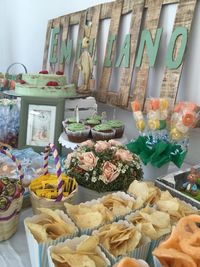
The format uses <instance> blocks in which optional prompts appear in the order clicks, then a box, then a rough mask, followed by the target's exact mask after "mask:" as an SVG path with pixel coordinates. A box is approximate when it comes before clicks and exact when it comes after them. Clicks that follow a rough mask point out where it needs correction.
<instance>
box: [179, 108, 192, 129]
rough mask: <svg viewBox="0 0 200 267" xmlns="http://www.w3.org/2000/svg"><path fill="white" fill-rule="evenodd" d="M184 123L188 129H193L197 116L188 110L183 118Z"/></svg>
mask: <svg viewBox="0 0 200 267" xmlns="http://www.w3.org/2000/svg"><path fill="white" fill-rule="evenodd" d="M182 122H183V124H184V125H185V126H187V127H192V126H193V125H194V123H195V115H194V113H193V112H192V111H190V110H188V111H187V112H185V113H184V115H183V116H182Z"/></svg>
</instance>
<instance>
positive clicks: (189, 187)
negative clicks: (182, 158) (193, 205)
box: [183, 167, 200, 196]
mask: <svg viewBox="0 0 200 267" xmlns="http://www.w3.org/2000/svg"><path fill="white" fill-rule="evenodd" d="M199 177H200V174H199V173H196V171H195V168H194V167H191V169H190V173H189V175H188V177H187V182H186V183H184V184H183V189H185V190H186V192H188V193H190V194H192V195H193V196H196V195H197V190H198V187H197V178H199Z"/></svg>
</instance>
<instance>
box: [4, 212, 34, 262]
mask: <svg viewBox="0 0 200 267" xmlns="http://www.w3.org/2000/svg"><path fill="white" fill-rule="evenodd" d="M29 216H32V209H31V208H28V209H25V210H23V211H22V212H21V216H20V224H19V228H18V230H17V233H16V234H15V235H14V236H12V237H11V238H10V239H9V240H6V241H3V242H0V267H31V262H30V258H29V252H28V245H27V242H26V235H25V230H24V223H23V222H24V219H25V218H26V217H29Z"/></svg>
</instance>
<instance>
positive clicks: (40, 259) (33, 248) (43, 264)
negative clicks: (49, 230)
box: [24, 210, 79, 267]
mask: <svg viewBox="0 0 200 267" xmlns="http://www.w3.org/2000/svg"><path fill="white" fill-rule="evenodd" d="M55 212H56V213H57V215H58V216H59V217H60V218H61V219H62V220H63V221H64V222H65V223H67V224H68V225H70V226H71V227H73V228H74V232H73V233H71V234H67V235H63V236H59V237H58V238H56V239H54V240H53V239H48V240H46V241H43V242H38V240H36V238H35V237H34V235H33V234H32V232H31V230H30V229H29V224H30V223H36V222H38V219H39V218H40V217H41V216H42V215H43V214H38V215H34V216H33V217H28V218H26V219H25V220H24V226H25V232H26V238H27V243H28V249H29V255H30V260H31V265H32V267H49V265H48V259H47V253H46V252H47V248H48V247H49V246H52V245H56V244H58V243H60V242H63V241H65V240H66V239H68V238H73V237H75V236H77V235H78V234H79V230H78V228H77V227H76V226H75V224H74V223H73V222H72V220H71V219H70V218H69V217H68V216H67V215H66V214H64V212H63V211H61V210H56V211H55ZM41 234H42V233H41Z"/></svg>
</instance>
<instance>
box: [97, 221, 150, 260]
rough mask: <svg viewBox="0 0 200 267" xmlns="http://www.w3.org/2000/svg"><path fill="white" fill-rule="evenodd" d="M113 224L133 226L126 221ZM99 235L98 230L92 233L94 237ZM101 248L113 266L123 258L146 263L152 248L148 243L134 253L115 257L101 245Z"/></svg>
mask: <svg viewBox="0 0 200 267" xmlns="http://www.w3.org/2000/svg"><path fill="white" fill-rule="evenodd" d="M113 224H124V225H126V226H132V224H130V223H128V222H127V221H124V220H119V221H117V222H113ZM97 233H98V230H94V231H93V232H92V235H96V234H97ZM100 247H101V248H102V250H103V252H104V253H105V255H106V256H107V258H108V259H109V260H110V262H111V264H112V265H114V264H115V263H117V262H119V261H120V260H121V259H122V258H124V257H130V258H135V259H142V260H144V261H146V259H147V256H148V252H149V248H150V243H147V244H145V245H142V246H140V247H138V248H135V249H134V250H133V251H130V252H128V253H126V254H124V255H121V256H118V257H115V256H114V255H112V254H111V253H110V252H109V251H108V250H107V249H106V248H105V247H104V246H103V245H101V244H100Z"/></svg>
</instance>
